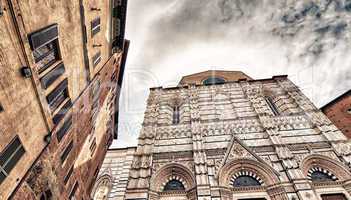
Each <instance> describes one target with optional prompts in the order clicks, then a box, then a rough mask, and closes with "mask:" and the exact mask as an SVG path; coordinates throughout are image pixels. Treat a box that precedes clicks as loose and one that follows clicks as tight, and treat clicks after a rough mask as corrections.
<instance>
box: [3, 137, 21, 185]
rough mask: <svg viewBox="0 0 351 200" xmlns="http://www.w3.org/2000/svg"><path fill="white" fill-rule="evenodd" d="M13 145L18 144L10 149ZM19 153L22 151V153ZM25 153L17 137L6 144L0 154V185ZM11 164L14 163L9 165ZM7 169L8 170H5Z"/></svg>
mask: <svg viewBox="0 0 351 200" xmlns="http://www.w3.org/2000/svg"><path fill="white" fill-rule="evenodd" d="M15 143H18V146H14V147H12V145H14V144H15ZM11 148H15V149H14V150H11ZM20 151H22V153H21V152H20ZM18 153H20V154H18ZM25 153H26V150H25V148H24V146H23V144H22V141H21V140H20V138H19V137H18V136H16V137H14V138H13V139H12V140H11V142H10V143H9V144H7V145H6V147H5V148H4V149H3V150H2V151H1V152H0V173H1V176H3V177H2V179H0V185H1V183H2V182H3V181H5V179H6V177H8V176H9V174H10V173H11V171H12V170H13V169H14V168H15V167H16V165H17V163H18V162H19V161H20V160H21V158H22V157H23V156H24V154H25ZM6 154H8V155H6ZM3 156H4V158H3ZM6 156H7V157H6ZM13 159H14V160H13ZM11 162H14V163H11ZM9 164H10V165H9ZM8 167H10V168H9V169H7V168H8Z"/></svg>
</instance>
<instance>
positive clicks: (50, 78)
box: [40, 63, 65, 89]
mask: <svg viewBox="0 0 351 200" xmlns="http://www.w3.org/2000/svg"><path fill="white" fill-rule="evenodd" d="M64 72H65V66H64V65H63V63H60V64H59V65H57V66H56V67H55V68H54V69H53V70H51V71H50V72H48V73H47V74H45V76H43V77H42V78H41V79H40V82H41V85H42V86H43V88H44V89H47V88H48V87H49V86H50V85H51V84H52V83H53V82H54V81H55V80H56V79H57V78H58V77H60V76H61V75H62V74H63V73H64Z"/></svg>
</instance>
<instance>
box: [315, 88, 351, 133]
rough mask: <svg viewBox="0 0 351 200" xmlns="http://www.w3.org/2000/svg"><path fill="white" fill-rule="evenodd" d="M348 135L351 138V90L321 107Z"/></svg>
mask: <svg viewBox="0 0 351 200" xmlns="http://www.w3.org/2000/svg"><path fill="white" fill-rule="evenodd" d="M321 110H322V112H323V113H324V114H325V115H327V116H328V118H329V119H330V120H331V121H332V122H333V123H334V124H335V126H337V127H338V128H339V129H340V130H341V132H343V133H344V134H345V135H346V137H348V138H351V90H349V91H347V92H345V93H344V94H342V95H340V96H339V97H337V98H336V99H334V100H333V101H331V102H329V103H328V104H326V105H325V106H323V107H322V108H321Z"/></svg>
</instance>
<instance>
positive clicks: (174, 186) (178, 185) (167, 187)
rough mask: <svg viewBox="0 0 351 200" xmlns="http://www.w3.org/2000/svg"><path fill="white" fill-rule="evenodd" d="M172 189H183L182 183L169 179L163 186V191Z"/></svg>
mask: <svg viewBox="0 0 351 200" xmlns="http://www.w3.org/2000/svg"><path fill="white" fill-rule="evenodd" d="M174 190H185V188H184V185H183V183H182V182H180V181H178V180H170V181H169V182H168V183H167V184H166V185H165V187H164V188H163V191H174Z"/></svg>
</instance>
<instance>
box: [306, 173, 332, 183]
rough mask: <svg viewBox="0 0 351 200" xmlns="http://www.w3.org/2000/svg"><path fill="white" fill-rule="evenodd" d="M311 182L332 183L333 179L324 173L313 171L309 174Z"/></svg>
mask: <svg viewBox="0 0 351 200" xmlns="http://www.w3.org/2000/svg"><path fill="white" fill-rule="evenodd" d="M311 179H312V182H322V181H333V177H332V176H331V175H329V174H327V173H325V172H321V171H315V172H313V173H312V174H311Z"/></svg>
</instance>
